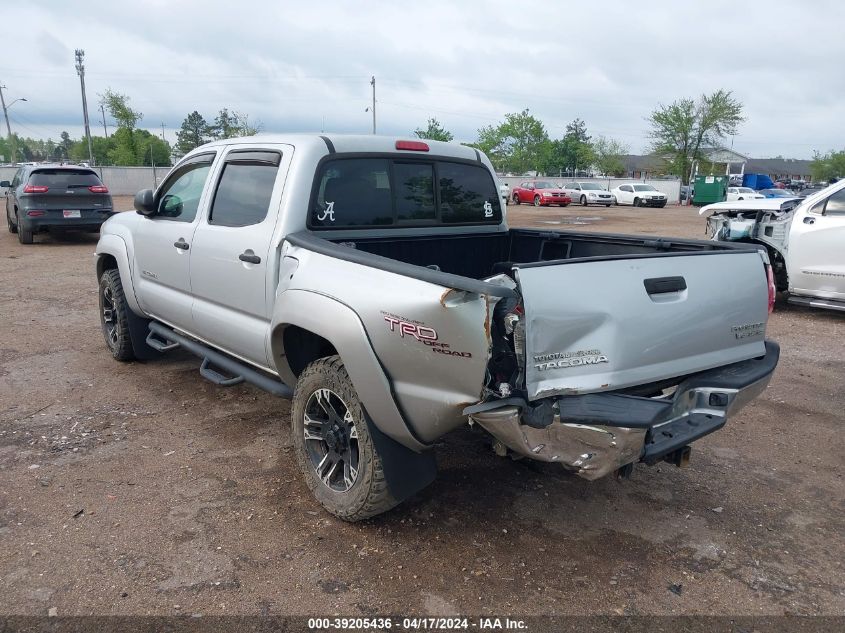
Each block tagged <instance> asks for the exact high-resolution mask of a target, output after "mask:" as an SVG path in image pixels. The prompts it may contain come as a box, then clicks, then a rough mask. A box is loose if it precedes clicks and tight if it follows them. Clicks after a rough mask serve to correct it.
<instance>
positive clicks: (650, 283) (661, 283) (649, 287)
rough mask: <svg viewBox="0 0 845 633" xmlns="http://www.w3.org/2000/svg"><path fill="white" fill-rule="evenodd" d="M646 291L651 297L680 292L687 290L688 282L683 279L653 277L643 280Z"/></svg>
mask: <svg viewBox="0 0 845 633" xmlns="http://www.w3.org/2000/svg"><path fill="white" fill-rule="evenodd" d="M643 285H644V286H645V291H646V292H647V293H648V294H650V295H659V294H663V293H665V292H679V291H681V290H686V289H687V281H686V279H684V278H683V277H652V278H651V279H643Z"/></svg>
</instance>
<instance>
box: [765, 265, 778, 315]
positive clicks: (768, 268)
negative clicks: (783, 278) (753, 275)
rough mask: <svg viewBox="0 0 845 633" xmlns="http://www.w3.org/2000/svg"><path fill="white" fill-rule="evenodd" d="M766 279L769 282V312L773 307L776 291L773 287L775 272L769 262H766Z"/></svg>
mask: <svg viewBox="0 0 845 633" xmlns="http://www.w3.org/2000/svg"><path fill="white" fill-rule="evenodd" d="M766 281H768V282H769V314H771V313H772V311H773V310H774V309H775V293H776V292H777V288H776V287H775V273H774V271H772V267H771V266H770V265H769V264H766Z"/></svg>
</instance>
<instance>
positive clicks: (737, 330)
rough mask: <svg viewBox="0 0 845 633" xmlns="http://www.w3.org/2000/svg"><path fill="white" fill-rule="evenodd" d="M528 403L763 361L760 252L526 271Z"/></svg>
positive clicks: (764, 298)
mask: <svg viewBox="0 0 845 633" xmlns="http://www.w3.org/2000/svg"><path fill="white" fill-rule="evenodd" d="M517 276H518V283H519V287H520V291H521V294H522V297H523V303H524V308H525V337H526V339H525V354H526V389H527V391H528V396H529V398H530V399H532V400H533V399H537V398H543V397H547V396H553V395H564V394H578V393H587V392H595V391H611V390H616V389H622V388H625V387H631V386H634V385H641V384H646V383H649V382H653V381H658V380H665V379H668V378H675V377H678V376H683V375H686V374H691V373H694V372H698V371H702V370H705V369H711V368H713V367H719V366H721V365H727V364H729V363H735V362H738V361H742V360H747V359H749V358H754V357H758V356H762V355H763V354H765V347H764V343H763V339H764V334H765V327H766V320H767V318H768V289H767V280H766V273H765V267H764V264H763V261H762V259H761V258H760V255H759V254H758V253H757V252H756V251H734V252H730V251H729V252H724V253H723V252H708V253H706V254H689V253H686V254H683V253H679V254H677V255H676V254H672V255H668V256H667V255H662V256H654V257H639V258H631V259H607V260H573V261H571V262H555V263H548V264H528V265H522V266H520V267H518V269H517Z"/></svg>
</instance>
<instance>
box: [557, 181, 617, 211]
mask: <svg viewBox="0 0 845 633" xmlns="http://www.w3.org/2000/svg"><path fill="white" fill-rule="evenodd" d="M563 190H564V191H565V192H566V195H567V196H569V197H570V198H572V202H580V203H581V204H582V205H583V206H588V205H591V204H603V205H604V206H606V207H609V206H610V205H611V204H613V202H614V200H613V194H611V193H610V192H609V191H608V190H607V189H605V188H604V187H602V186H601V185H599V184H596V183H594V182H570V183H569V184H567V185H564V186H563Z"/></svg>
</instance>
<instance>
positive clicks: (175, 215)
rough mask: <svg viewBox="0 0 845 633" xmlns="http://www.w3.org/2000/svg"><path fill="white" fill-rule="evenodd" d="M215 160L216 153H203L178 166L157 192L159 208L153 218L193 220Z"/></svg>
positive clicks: (178, 220)
mask: <svg viewBox="0 0 845 633" xmlns="http://www.w3.org/2000/svg"><path fill="white" fill-rule="evenodd" d="M213 161H214V154H203V155H200V156H196V157H194V158H193V159H191V160H190V162H188V163H187V164H184V165H181V166H180V167H178V168H177V169H176V172H175V173H174V174H172V175H171V176H170V177H169V178H168V179H167V181H166V182H165V183H164V184H163V185H162V187H161V189H160V191H159V192H158V193H157V197H158V208H157V210H156V214H155V215H154V216H153V218H154V219H158V218H161V219H163V220H171V221H175V222H193V221H194V218H196V217H197V209H198V208H199V204H200V197H201V196H202V192H203V189H205V183H206V181H207V180H208V173H209V171H211V163H212V162H213Z"/></svg>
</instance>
